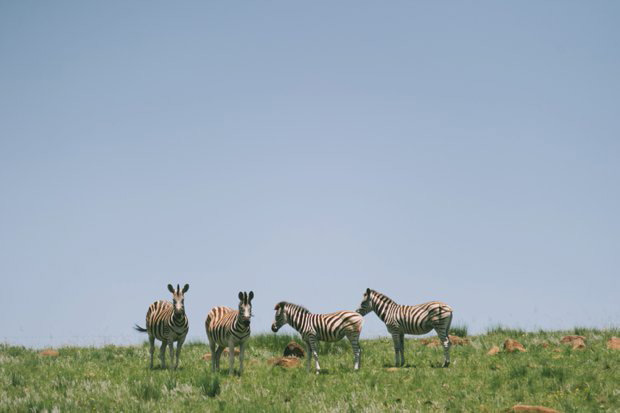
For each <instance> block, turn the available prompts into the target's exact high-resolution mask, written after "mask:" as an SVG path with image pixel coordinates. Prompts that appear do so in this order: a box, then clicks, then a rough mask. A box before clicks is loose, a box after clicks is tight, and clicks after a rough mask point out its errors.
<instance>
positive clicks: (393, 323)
mask: <svg viewBox="0 0 620 413" xmlns="http://www.w3.org/2000/svg"><path fill="white" fill-rule="evenodd" d="M371 311H374V312H375V313H376V314H377V315H378V316H379V318H380V319H381V321H383V322H384V323H385V325H386V326H387V329H388V331H389V332H390V334H391V335H392V339H393V340H394V352H395V355H394V358H395V364H396V366H397V367H398V366H403V365H404V364H405V340H404V336H405V334H426V333H428V332H429V331H431V330H433V329H434V330H435V331H436V332H437V335H438V336H439V340H440V341H441V345H442V346H443V351H444V363H443V367H448V366H449V365H450V346H451V345H452V344H451V343H450V338H449V337H448V330H450V323H451V322H452V308H450V306H449V305H447V304H444V303H442V302H439V301H430V302H428V303H424V304H418V305H400V304H397V303H395V302H394V301H393V300H392V299H390V298H389V297H387V296H385V295H383V294H381V293H380V292H377V291H375V290H371V289H370V288H368V289H366V293H364V298H363V300H362V303H361V305H360V308H359V309H358V310H357V312H358V313H360V314H361V315H366V314H368V313H369V312H371ZM399 354H400V357H399Z"/></svg>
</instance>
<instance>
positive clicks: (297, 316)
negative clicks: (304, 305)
mask: <svg viewBox="0 0 620 413" xmlns="http://www.w3.org/2000/svg"><path fill="white" fill-rule="evenodd" d="M307 316H308V314H307V313H303V312H301V311H291V312H289V313H288V316H287V318H288V323H289V324H290V325H291V327H293V328H294V329H295V330H297V331H300V330H301V327H302V326H303V322H304V320H305V318H306V317H307Z"/></svg>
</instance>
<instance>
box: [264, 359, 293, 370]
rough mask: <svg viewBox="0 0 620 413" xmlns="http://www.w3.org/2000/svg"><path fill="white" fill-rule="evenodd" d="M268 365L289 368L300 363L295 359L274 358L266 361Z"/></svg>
mask: <svg viewBox="0 0 620 413" xmlns="http://www.w3.org/2000/svg"><path fill="white" fill-rule="evenodd" d="M267 363H268V364H271V365H272V366H280V367H284V368H291V367H295V366H298V365H299V363H300V361H299V358H297V357H274V358H272V359H269V360H267Z"/></svg>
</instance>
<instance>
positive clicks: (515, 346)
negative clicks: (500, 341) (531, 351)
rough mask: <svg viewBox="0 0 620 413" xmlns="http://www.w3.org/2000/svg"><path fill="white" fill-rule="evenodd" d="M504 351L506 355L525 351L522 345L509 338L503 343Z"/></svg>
mask: <svg viewBox="0 0 620 413" xmlns="http://www.w3.org/2000/svg"><path fill="white" fill-rule="evenodd" d="M504 350H505V351H507V352H508V353H514V352H515V351H527V350H526V349H525V347H523V344H521V343H519V342H518V341H517V340H513V339H511V338H508V339H506V341H504Z"/></svg>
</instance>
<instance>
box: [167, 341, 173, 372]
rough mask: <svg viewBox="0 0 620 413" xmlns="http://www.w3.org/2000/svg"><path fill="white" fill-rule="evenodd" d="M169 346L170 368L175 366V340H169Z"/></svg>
mask: <svg viewBox="0 0 620 413" xmlns="http://www.w3.org/2000/svg"><path fill="white" fill-rule="evenodd" d="M168 348H169V349H170V366H169V367H170V369H171V370H172V368H173V367H174V340H170V341H169V342H168Z"/></svg>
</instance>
